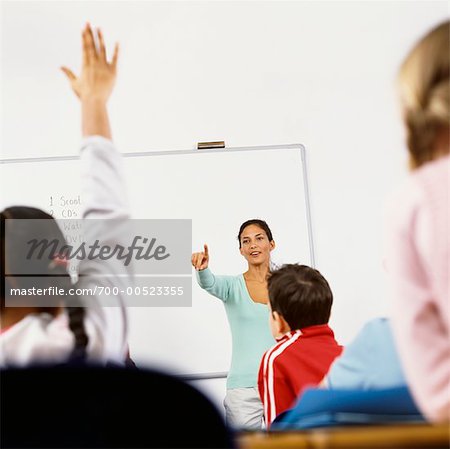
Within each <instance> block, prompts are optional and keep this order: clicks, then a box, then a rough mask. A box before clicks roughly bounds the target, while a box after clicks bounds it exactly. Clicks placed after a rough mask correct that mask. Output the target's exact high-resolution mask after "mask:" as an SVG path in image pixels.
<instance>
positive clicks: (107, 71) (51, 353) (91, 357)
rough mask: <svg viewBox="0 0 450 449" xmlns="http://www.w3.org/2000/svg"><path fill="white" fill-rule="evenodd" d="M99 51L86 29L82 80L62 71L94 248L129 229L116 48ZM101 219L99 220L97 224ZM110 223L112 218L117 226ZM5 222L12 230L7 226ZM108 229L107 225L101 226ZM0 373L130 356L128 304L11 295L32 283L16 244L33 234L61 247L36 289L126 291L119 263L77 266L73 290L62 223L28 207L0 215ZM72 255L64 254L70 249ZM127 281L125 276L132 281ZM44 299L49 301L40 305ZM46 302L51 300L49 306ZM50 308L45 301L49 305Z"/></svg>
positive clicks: (41, 265)
mask: <svg viewBox="0 0 450 449" xmlns="http://www.w3.org/2000/svg"><path fill="white" fill-rule="evenodd" d="M96 34H97V36H96V37H97V41H98V45H96V44H95V41H94V33H93V31H92V29H91V27H90V26H89V25H86V27H85V29H84V30H83V35H82V41H83V64H82V70H81V74H80V76H78V77H77V76H75V75H74V74H73V73H72V72H71V71H70V70H69V69H67V68H65V67H63V68H62V70H63V72H64V73H65V74H66V76H67V77H68V79H69V81H70V83H71V86H72V89H73V91H74V92H75V94H76V95H77V97H78V98H79V99H80V102H81V110H82V114H81V115H82V132H83V138H84V139H83V143H82V147H81V166H82V179H83V182H82V196H83V218H89V219H93V218H95V219H99V220H94V221H90V223H94V225H92V226H86V229H85V231H86V232H85V236H86V238H87V239H89V241H91V240H93V241H94V240H95V239H96V238H101V239H102V241H107V242H108V243H109V244H120V243H121V242H122V243H123V242H124V241H125V238H126V235H124V233H123V230H124V228H123V227H122V226H120V224H124V223H125V222H126V221H127V219H128V206H127V201H126V198H125V188H124V183H123V179H122V175H121V158H120V155H119V153H118V152H117V150H116V149H115V147H114V145H113V144H112V142H111V130H110V126H109V118H108V112H107V108H106V104H107V101H108V98H109V96H110V94H111V92H112V90H113V87H114V83H115V79H116V65H117V56H118V47H117V46H116V49H115V52H114V56H113V58H112V60H111V62H108V61H107V58H106V50H105V45H104V42H103V36H102V34H101V32H100V30H97V32H96ZM100 219H101V220H100ZM106 219H114V225H112V224H110V223H111V222H108V225H106V224H105V221H103V220H106ZM8 223H13V225H12V226H9V229H8ZM102 223H103V224H102ZM1 229H2V235H1V239H0V243H1V271H2V272H1V278H2V287H3V288H2V292H1V295H0V299H1V315H0V366H27V365H30V364H34V363H44V362H45V363H60V362H66V361H68V360H73V359H77V360H84V359H87V360H88V361H96V362H102V363H106V362H115V363H119V364H123V363H124V362H125V360H126V356H127V323H126V313H125V307H124V303H123V298H122V297H121V296H120V295H119V296H116V297H111V298H108V301H109V307H105V306H104V305H102V300H101V298H100V297H98V296H96V295H95V294H94V295H91V296H88V297H83V296H80V297H77V296H65V297H64V296H63V297H62V298H61V302H59V301H58V302H57V301H53V300H51V298H39V297H38V296H33V293H28V294H27V296H26V297H25V298H21V299H22V300H26V304H25V305H24V304H19V303H17V302H16V301H17V300H18V298H17V297H16V296H13V291H12V290H11V289H13V288H14V289H24V290H26V291H29V290H28V289H26V287H27V285H28V284H29V279H27V278H26V277H19V276H13V275H15V274H18V273H20V272H21V271H20V268H21V263H23V259H22V260H21V259H20V258H18V257H17V252H16V251H14V247H15V245H19V244H21V243H22V244H23V242H26V239H27V237H28V238H32V237H30V235H31V236H33V235H36V231H40V233H41V236H43V237H45V238H46V239H48V240H53V239H55V240H56V241H58V242H59V244H58V248H56V250H57V251H56V256H55V257H54V258H53V259H51V260H49V259H48V258H44V257H41V258H40V259H39V258H38V259H36V260H35V261H34V262H33V263H35V265H34V266H33V270H34V269H35V270H36V271H35V272H36V273H39V274H41V275H43V276H42V277H41V279H40V282H39V287H42V288H48V287H55V288H56V287H58V288H64V289H66V291H67V289H68V288H70V287H71V286H72V287H75V288H80V289H90V288H94V287H96V286H104V287H106V286H109V287H113V286H115V287H117V290H118V291H119V292H120V291H123V290H124V289H126V284H127V280H129V279H130V277H129V276H130V275H131V272H130V270H129V268H128V267H125V266H124V265H123V264H122V262H121V261H119V260H113V259H110V260H108V261H99V260H98V259H91V260H88V259H85V260H83V261H81V263H80V267H79V275H80V276H79V281H78V283H77V284H76V285H72V284H71V280H70V277H69V275H68V274H67V258H66V257H65V253H64V247H65V244H66V242H65V239H64V236H63V234H62V233H61V231H60V229H59V227H58V225H57V222H56V221H55V220H54V219H53V218H52V217H51V216H50V215H49V214H47V213H45V212H44V211H41V210H39V209H35V208H31V207H23V206H20V207H10V208H7V209H5V210H4V211H3V212H2V213H1ZM66 248H67V247H66ZM127 275H128V276H127ZM43 299H44V302H43V301H42V300H43ZM47 300H48V301H47ZM46 301H47V302H46Z"/></svg>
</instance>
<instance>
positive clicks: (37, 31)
mask: <svg viewBox="0 0 450 449" xmlns="http://www.w3.org/2000/svg"><path fill="white" fill-rule="evenodd" d="M448 16H449V11H448V2H446V1H422V2H410V1H402V2H400V1H398V2H389V1H387V2H375V1H374V2H369V1H360V2H338V1H333V2H320V1H317V2H300V1H289V2H281V1H272V2H270V1H269V2H259V1H239V2H232V1H229V2H222V1H209V2H208V1H204V2H190V1H185V2H172V1H171V2H167V1H165V2H140V1H136V2H131V1H128V2H109V1H103V2H95V1H92V2H40V1H33V2H13V1H3V2H2V3H1V38H2V44H1V45H2V55H1V58H2V65H1V77H2V79H1V95H2V98H1V106H2V120H1V133H2V134H1V136H2V137H1V156H2V158H25V157H40V156H62V155H71V154H76V153H77V148H78V144H79V128H80V122H79V105H78V102H77V100H76V99H75V97H74V95H73V94H72V93H71V92H70V90H69V87H68V85H67V82H66V80H65V79H64V77H63V75H62V74H61V73H59V71H58V66H59V65H62V64H64V65H68V66H69V67H71V68H73V69H74V70H75V71H77V70H78V68H79V66H80V48H79V47H80V44H79V34H80V30H81V28H82V26H83V24H84V22H85V21H86V20H89V21H90V22H91V23H92V24H93V25H94V26H101V27H102V28H103V30H104V33H105V36H106V39H107V42H109V43H110V44H112V42H113V41H114V40H117V41H119V42H120V46H121V55H120V67H119V78H118V83H117V88H116V92H115V93H114V96H113V98H112V100H111V102H110V111H111V118H112V125H113V129H114V138H115V141H116V143H117V145H118V146H119V147H120V149H121V150H122V151H123V152H134V151H152V150H174V149H190V148H195V147H196V143H197V142H199V141H209V140H225V142H226V144H227V145H228V146H255V145H269V144H290V143H302V144H303V145H304V146H305V147H306V151H307V157H308V165H309V180H310V195H311V207H312V220H313V228H314V238H315V250H316V263H317V267H318V269H319V270H320V271H321V272H322V273H323V274H324V275H325V276H326V277H327V278H328V280H329V282H330V285H331V287H332V289H333V291H334V296H335V305H334V310H333V315H332V325H333V327H334V329H335V332H336V335H337V338H338V339H339V340H340V341H341V342H342V343H347V342H348V341H349V340H350V339H351V338H352V337H353V336H354V335H355V333H356V332H357V331H358V329H359V328H360V327H361V325H362V323H363V322H364V321H365V320H367V319H369V318H370V317H373V316H376V315H380V314H385V313H388V309H389V304H388V301H387V296H386V288H385V284H384V277H383V268H382V235H381V225H382V208H383V204H384V202H385V200H386V197H387V195H388V194H389V192H390V191H392V190H393V189H394V188H395V186H396V185H398V183H399V182H400V181H401V179H402V178H403V177H404V175H405V173H406V157H405V156H406V154H405V146H404V143H403V140H404V136H403V130H402V127H401V122H400V114H399V108H398V106H397V101H396V100H397V98H396V92H395V76H396V72H397V70H398V67H399V64H400V62H401V60H402V58H403V57H404V56H405V54H406V52H407V51H408V49H409V48H410V47H411V46H412V45H413V44H414V42H415V41H416V40H417V39H418V38H419V37H420V36H421V35H422V34H423V33H425V32H426V31H427V30H428V29H429V28H430V27H431V26H433V25H435V24H436V23H437V22H439V21H441V20H444V19H446V18H448ZM111 46H112V45H111ZM201 175H202V172H201V167H199V171H198V176H199V177H201ZM36 176H38V174H36ZM230 176H232V173H230ZM248 176H249V177H254V178H255V185H256V186H257V184H258V183H270V184H271V185H272V186H273V188H274V189H277V185H278V183H279V180H280V179H281V178H282V176H283V173H280V172H279V171H277V169H276V167H274V170H273V176H272V177H271V178H270V179H259V178H258V173H255V172H254V171H252V167H251V166H249V167H248ZM5 192H6V195H7V186H2V195H4V194H5ZM255 193H256V194H257V187H256V188H255V191H251V192H242V198H236V201H250V202H251V201H252V195H254V194H255ZM157 194H161V193H157V192H149V198H151V195H157ZM199 194H202V195H206V196H207V195H208V187H207V186H205V189H204V191H201V192H199ZM281 194H282V192H280V195H281ZM193 218H194V217H193ZM235 232H236V230H235V229H230V233H232V234H233V235H234V234H235ZM274 232H275V238H276V230H274ZM229 270H230V272H234V267H229ZM219 349H220V348H219ZM212 384H214V387H213V388H212V389H214V391H216V392H217V394H216V395H215V396H217V398H219V397H221V396H222V394H223V392H224V383H223V382H222V383H220V382H217V381H214V382H212ZM216 384H220V386H218V385H216ZM208 388H209V390H211V388H210V387H208ZM215 400H216V398H215ZM219 402H220V401H219Z"/></svg>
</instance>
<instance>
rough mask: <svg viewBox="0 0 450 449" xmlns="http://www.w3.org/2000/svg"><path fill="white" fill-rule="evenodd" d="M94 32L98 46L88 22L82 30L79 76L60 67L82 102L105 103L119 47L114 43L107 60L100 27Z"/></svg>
mask: <svg viewBox="0 0 450 449" xmlns="http://www.w3.org/2000/svg"><path fill="white" fill-rule="evenodd" d="M96 32H97V40H98V46H97V45H96V44H95V40H94V34H93V32H92V29H91V26H90V25H89V23H88V24H86V26H85V28H84V30H83V33H82V43H83V64H82V68H81V73H80V76H78V77H77V76H76V75H75V74H74V73H73V72H72V71H71V70H70V69H68V68H67V67H61V70H62V71H63V72H64V73H65V74H66V76H67V78H68V79H69V81H70V84H71V86H72V89H73V91H74V92H75V94H76V95H77V97H78V98H80V100H81V101H82V102H83V101H85V100H96V101H101V102H104V103H106V101H107V100H108V98H109V96H110V95H111V92H112V90H113V87H114V83H115V80H116V68H117V59H118V55H119V47H118V45H117V44H116V46H115V49H114V54H113V57H112V60H111V62H108V60H107V57H106V49H105V43H104V40H103V35H102V32H101V31H100V29H97V30H96Z"/></svg>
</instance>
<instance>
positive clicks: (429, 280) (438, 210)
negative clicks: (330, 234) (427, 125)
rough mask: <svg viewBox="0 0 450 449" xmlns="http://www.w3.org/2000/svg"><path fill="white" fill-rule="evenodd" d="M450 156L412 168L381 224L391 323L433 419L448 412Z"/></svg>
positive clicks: (415, 387) (409, 374)
mask: <svg viewBox="0 0 450 449" xmlns="http://www.w3.org/2000/svg"><path fill="white" fill-rule="evenodd" d="M449 177H450V157H449V156H446V157H443V158H440V159H438V160H436V161H434V162H431V163H428V164H426V165H424V166H423V167H421V168H419V169H417V170H416V171H414V173H412V174H411V176H410V177H409V179H408V182H407V184H406V185H405V186H404V187H403V189H401V190H400V191H399V192H398V193H397V195H396V196H395V197H394V198H393V201H392V203H391V204H390V210H389V213H388V220H387V222H386V229H385V236H386V239H385V243H386V249H385V250H386V269H387V271H388V275H389V281H390V287H391V292H392V306H393V328H394V334H395V337H396V342H397V345H398V349H399V353H400V357H401V360H402V363H403V366H404V369H405V374H406V377H407V380H408V383H409V385H410V388H411V390H412V394H413V395H414V398H415V400H416V402H417V404H418V406H419V407H420V409H421V410H422V412H423V413H424V414H425V415H426V417H427V418H428V419H430V420H432V421H438V422H442V421H448V420H449V418H450V310H449V301H450V299H449V257H450V248H449V238H448V237H449V236H448V234H449Z"/></svg>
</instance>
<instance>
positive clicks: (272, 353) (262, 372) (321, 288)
mask: <svg viewBox="0 0 450 449" xmlns="http://www.w3.org/2000/svg"><path fill="white" fill-rule="evenodd" d="M268 289H269V301H270V304H269V305H270V314H269V316H270V318H269V320H270V327H271V331H272V334H273V336H274V337H275V338H276V339H277V344H276V345H275V346H273V347H272V348H271V349H269V350H268V351H267V352H266V353H265V354H264V356H263V359H262V361H261V365H260V368H259V375H258V388H259V394H260V396H261V400H262V402H263V405H264V417H265V423H266V428H269V427H270V424H271V423H272V421H273V420H274V419H275V418H276V416H277V415H279V414H280V413H282V412H284V411H285V410H287V409H288V408H290V407H291V406H292V405H293V403H294V401H295V400H296V399H297V397H298V396H299V394H301V392H302V391H303V389H304V388H305V387H306V386H312V385H317V384H318V383H319V382H320V381H321V380H322V379H323V377H324V375H325V374H326V373H327V372H328V369H329V367H330V365H331V363H332V362H333V360H334V359H335V358H336V357H337V356H339V355H340V354H341V352H342V349H343V348H342V346H340V345H339V344H338V343H337V342H336V340H335V338H334V333H333V331H332V330H331V328H330V327H329V326H328V320H329V318H330V312H331V305H332V303H333V294H332V292H331V289H330V286H329V285H328V282H327V281H326V280H325V278H324V277H323V276H322V275H321V274H320V273H319V272H318V271H317V270H314V269H313V268H310V267H307V266H305V265H297V264H289V265H284V266H283V267H282V268H280V269H279V270H277V271H274V272H273V273H272V274H271V276H270V277H269V280H268Z"/></svg>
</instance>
